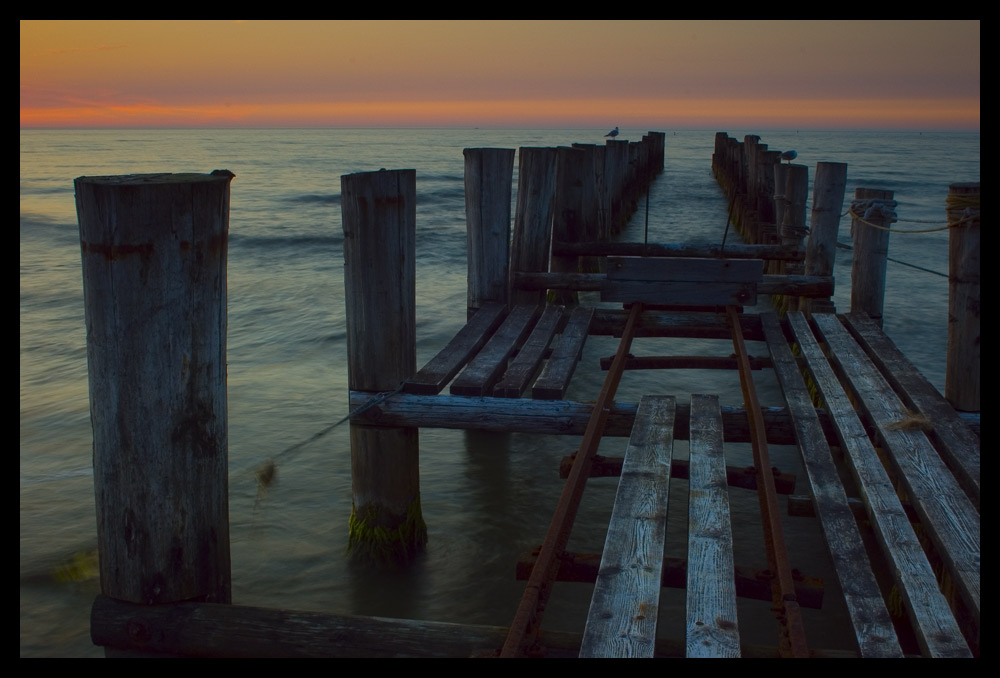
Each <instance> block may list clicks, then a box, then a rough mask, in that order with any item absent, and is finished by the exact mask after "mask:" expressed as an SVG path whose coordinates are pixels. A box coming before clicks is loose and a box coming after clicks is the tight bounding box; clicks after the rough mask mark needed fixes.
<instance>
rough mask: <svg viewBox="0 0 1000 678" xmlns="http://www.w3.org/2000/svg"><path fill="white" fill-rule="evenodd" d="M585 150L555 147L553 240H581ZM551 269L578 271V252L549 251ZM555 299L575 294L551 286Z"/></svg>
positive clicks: (565, 299)
mask: <svg viewBox="0 0 1000 678" xmlns="http://www.w3.org/2000/svg"><path fill="white" fill-rule="evenodd" d="M588 160H589V159H588V156H587V154H586V152H584V151H582V150H580V149H577V148H566V147H560V148H558V149H557V151H556V186H555V195H554V196H553V209H552V240H553V241H554V242H568V243H578V242H583V241H584V218H583V198H584V163H585V162H586V161H588ZM549 270H550V271H559V272H567V273H579V272H580V258H579V257H577V256H557V255H552V258H551V261H550V264H549ZM553 292H554V301H555V302H556V303H560V304H572V303H575V301H576V299H577V295H576V294H575V293H574V292H573V291H571V290H553Z"/></svg>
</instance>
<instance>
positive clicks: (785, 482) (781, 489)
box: [559, 410, 796, 494]
mask: <svg viewBox="0 0 1000 678" xmlns="http://www.w3.org/2000/svg"><path fill="white" fill-rule="evenodd" d="M677 414H678V416H677V417H676V418H675V419H674V440H685V439H687V438H689V437H690V436H689V433H690V431H688V430H687V429H684V430H680V429H679V426H680V425H682V424H683V425H686V424H687V423H689V422H687V421H686V419H683V418H682V416H683V415H684V412H683V411H680V410H679V411H678V413H677ZM624 463H625V458H624V457H611V456H604V455H601V458H600V459H595V460H594V463H593V465H592V466H591V467H590V477H591V478H610V477H612V476H620V475H621V474H622V465H623V464H624ZM572 466H573V457H572V456H571V455H567V456H565V457H563V458H562V459H560V460H559V477H560V478H565V477H567V476H568V475H569V470H570V468H571V467H572ZM771 476H772V477H773V479H774V490H775V492H777V493H778V494H792V493H793V492H795V480H796V478H795V474H793V473H783V472H781V470H780V469H778V468H772V469H771ZM670 477H671V478H679V479H682V480H687V479H688V478H690V477H691V473H690V468H689V466H688V462H687V461H686V460H684V459H674V460H673V462H672V463H671V464H670ZM726 483H727V484H728V485H729V487H738V488H742V489H745V490H756V489H757V471H756V469H754V467H753V466H727V467H726Z"/></svg>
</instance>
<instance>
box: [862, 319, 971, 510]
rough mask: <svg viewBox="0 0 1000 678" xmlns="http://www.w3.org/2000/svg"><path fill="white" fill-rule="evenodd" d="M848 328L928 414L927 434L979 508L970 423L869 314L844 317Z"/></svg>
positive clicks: (916, 407) (907, 399) (897, 385)
mask: <svg viewBox="0 0 1000 678" xmlns="http://www.w3.org/2000/svg"><path fill="white" fill-rule="evenodd" d="M844 321H845V322H846V323H847V328H848V330H850V332H851V335H852V336H853V337H854V339H855V341H857V342H858V343H859V344H860V345H861V346H862V348H864V349H865V352H866V353H867V354H868V357H870V358H871V359H872V362H874V363H875V365H876V366H878V368H879V370H881V372H882V375H883V376H884V377H885V378H886V380H887V381H888V382H889V383H890V384H891V385H892V387H893V388H894V389H895V390H896V392H897V393H899V394H900V396H901V397H902V398H903V400H904V402H906V404H907V406H908V407H910V408H912V409H913V410H914V411H916V412H919V413H920V414H922V415H924V417H926V419H927V421H928V423H929V425H930V427H931V428H930V430H928V431H926V433H927V436H928V437H929V438H930V439H931V440H932V441H933V442H934V445H935V447H936V448H937V450H938V452H940V453H941V456H942V457H943V458H944V460H945V462H946V463H947V464H948V467H949V468H950V469H951V470H952V472H953V473H954V474H955V478H956V479H957V480H958V482H959V485H961V486H962V489H964V490H965V493H966V494H967V495H968V496H969V498H970V499H971V500H972V503H973V504H974V505H975V506H976V509H977V510H978V509H979V495H980V491H979V484H980V443H979V436H977V435H976V434H975V433H974V432H973V431H972V429H971V428H970V427H969V425H968V424H967V423H966V422H965V421H963V420H962V418H961V417H959V416H958V413H957V412H956V411H955V410H954V409H953V408H952V406H951V405H950V404H949V403H948V402H947V401H946V400H945V399H944V398H943V397H941V394H940V393H938V392H937V389H935V388H934V387H933V386H932V385H931V383H930V382H929V381H927V379H926V378H924V376H923V375H922V374H920V372H918V371H917V369H916V368H915V367H914V366H913V365H912V364H911V363H910V361H909V360H907V359H906V356H904V355H903V354H902V352H901V351H900V350H899V349H898V348H896V345H895V344H893V343H892V340H891V339H889V337H887V336H886V335H885V333H884V332H882V329H881V328H880V327H879V326H878V325H876V324H875V323H874V322H872V320H871V318H869V317H868V315H867V314H865V313H848V314H847V315H845V316H844Z"/></svg>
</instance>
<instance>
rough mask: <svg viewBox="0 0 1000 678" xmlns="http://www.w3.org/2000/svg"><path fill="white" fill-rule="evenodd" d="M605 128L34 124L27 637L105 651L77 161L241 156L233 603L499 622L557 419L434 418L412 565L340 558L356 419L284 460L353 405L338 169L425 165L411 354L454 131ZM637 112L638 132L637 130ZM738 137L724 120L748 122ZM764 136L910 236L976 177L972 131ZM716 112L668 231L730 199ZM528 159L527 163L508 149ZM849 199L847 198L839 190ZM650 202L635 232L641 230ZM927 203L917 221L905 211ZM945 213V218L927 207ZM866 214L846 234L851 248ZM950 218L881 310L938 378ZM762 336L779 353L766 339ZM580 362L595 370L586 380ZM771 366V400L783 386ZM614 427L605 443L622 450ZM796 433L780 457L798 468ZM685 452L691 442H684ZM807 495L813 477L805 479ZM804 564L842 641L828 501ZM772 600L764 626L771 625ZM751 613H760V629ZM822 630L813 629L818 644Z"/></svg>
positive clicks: (705, 348)
mask: <svg viewBox="0 0 1000 678" xmlns="http://www.w3.org/2000/svg"><path fill="white" fill-rule="evenodd" d="M604 131H605V130H493V129H490V130H487V129H379V130H369V129H317V130H271V129H268V130H214V129H213V130H85V131H84V130H53V131H21V133H20V160H21V174H20V177H21V180H20V197H21V204H20V338H21V342H20V469H19V479H20V573H21V580H20V591H21V606H20V629H21V632H20V654H21V656H101V655H102V654H103V653H102V651H101V650H99V649H98V648H95V647H94V646H93V645H92V644H91V642H90V637H89V610H90V605H91V603H92V601H93V598H94V596H95V595H96V594H97V592H98V583H97V580H96V577H95V575H96V568H95V566H94V565H93V563H92V554H93V551H94V549H95V548H96V526H95V514H94V492H93V478H92V473H91V454H92V452H91V443H92V437H91V428H90V418H89V405H88V400H87V362H86V333H85V328H84V320H83V292H82V287H81V272H80V271H81V269H80V248H79V233H78V229H77V224H76V212H75V204H74V197H73V179H74V178H75V177H78V176H82V175H106V174H130V173H143V172H187V171H197V172H210V171H212V170H213V169H222V168H224V169H229V170H231V171H232V172H234V173H235V175H236V178H235V179H234V181H233V183H232V212H231V218H230V241H229V243H230V244H229V247H230V249H229V337H228V360H229V440H230V448H229V457H230V520H231V531H232V561H233V601H234V602H236V603H240V604H247V605H261V606H269V607H284V608H290V609H302V610H318V611H327V612H332V613H341V614H359V615H378V616H388V617H403V618H417V619H434V620H441V621H453V622H469V623H478V624H495V625H507V624H509V623H510V620H511V619H512V618H513V614H514V610H515V608H516V606H517V602H518V600H519V598H520V595H521V592H522V591H523V583H520V582H517V581H515V580H514V577H513V574H514V563H515V561H516V558H517V556H518V554H519V553H521V552H522V551H526V550H529V549H531V548H532V547H533V546H535V545H537V544H539V543H541V540H542V537H543V535H544V532H545V528H546V526H547V524H548V520H549V518H550V516H551V512H552V510H553V508H554V506H555V503H556V500H557V497H558V493H559V491H560V489H561V481H560V480H559V479H558V477H557V462H558V459H559V458H561V457H562V456H563V455H566V454H570V453H572V452H573V450H574V449H575V444H576V442H577V441H576V440H575V439H572V438H565V437H548V436H528V435H520V434H512V435H507V436H502V435H500V436H498V435H489V436H487V435H482V434H476V433H466V432H461V431H441V430H423V431H421V434H420V443H421V451H420V454H421V458H420V468H421V487H422V504H423V511H424V518H425V520H426V522H427V525H428V530H429V536H430V540H429V543H428V550H427V553H426V554H425V555H424V556H423V557H422V558H421V559H420V560H419V561H418V562H417V563H416V564H415V565H413V566H412V567H410V568H408V569H406V570H402V571H386V572H378V571H373V570H371V569H370V568H365V567H358V566H355V565H353V564H352V563H351V561H350V559H349V558H348V557H347V555H346V553H345V546H346V543H347V518H348V516H349V514H350V507H351V496H350V456H349V441H348V428H347V426H346V425H345V426H342V427H339V428H337V429H335V430H334V431H333V432H331V433H330V434H329V435H327V436H325V437H323V438H321V439H319V440H317V441H314V442H311V443H309V444H308V445H305V446H303V447H302V448H300V449H298V450H296V451H295V452H293V453H289V454H284V455H283V454H282V451H284V450H286V449H288V448H289V447H291V446H293V445H295V444H297V443H299V442H302V441H304V440H307V439H309V438H310V437H311V436H313V435H314V434H315V433H317V432H318V431H320V430H322V429H324V428H325V427H326V426H328V425H329V424H331V423H332V422H334V421H336V420H338V419H340V418H341V417H342V416H344V415H345V414H346V413H347V365H346V352H347V351H346V339H345V328H344V287H343V249H342V243H343V231H342V228H341V223H340V176H341V175H342V174H347V173H351V172H359V171H369V170H377V169H379V168H382V167H385V168H388V169H403V168H415V169H416V171H417V200H418V206H417V305H418V306H417V342H418V345H417V352H418V355H417V361H418V364H423V363H424V362H426V361H427V360H428V359H430V357H432V356H433V355H434V353H435V352H436V351H437V350H439V349H440V348H441V347H442V346H443V345H444V344H445V342H446V341H447V340H448V339H449V338H450V337H451V336H452V335H453V334H454V333H455V332H456V331H457V329H458V328H459V327H461V325H462V323H463V322H464V320H465V294H466V292H465V275H466V269H465V265H466V264H465V207H464V192H463V156H462V149H463V148H467V147H482V146H493V147H506V148H517V147H520V146H554V145H569V144H571V143H574V142H582V143H603V133H604ZM645 131H646V130H631V129H623V131H622V136H621V137H619V138H627V139H631V140H638V139H640V138H641V136H642V134H643V133H645ZM746 133H747V131H745V130H730V135H731V136H734V137H736V138H740V139H742V137H743V135H744V134H746ZM761 140H762V142H763V143H766V144H768V145H769V147H770V148H771V149H777V150H786V149H792V148H793V149H796V150H797V151H798V153H799V157H798V160H797V162H799V163H802V164H805V165H807V166H809V168H810V179H812V175H813V173H814V171H815V165H816V163H817V162H821V161H831V162H846V163H848V193H847V197H848V202H849V199H850V197H851V196H853V192H854V189H855V188H856V187H858V186H863V187H866V188H885V189H891V190H894V191H895V192H896V200H897V201H898V203H899V207H898V209H897V212H898V214H899V218H900V223H898V224H896V225H895V228H897V229H899V230H907V229H917V228H929V227H931V226H933V225H941V224H943V223H944V219H945V197H946V196H947V193H948V185H949V184H950V183H953V182H959V181H979V150H980V147H979V133H978V132H975V133H937V132H924V133H922V134H921V133H917V132H900V133H893V132H801V133H798V132H776V131H772V132H765V133H761ZM713 144H714V131H702V132H698V131H682V132H677V133H676V134H674V133H673V132H669V131H668V132H667V137H666V169H665V171H664V172H663V173H662V174H661V175H660V176H659V178H658V179H657V181H656V183H655V184H654V185H653V187H652V190H651V195H650V198H649V234H650V235H649V239H650V241H651V242H685V241H701V242H718V241H719V240H720V239H721V237H722V232H723V228H724V227H725V222H726V208H727V205H726V204H725V201H724V199H723V197H722V194H721V191H720V190H719V189H718V187H717V186H716V184H715V182H714V179H713V177H712V174H711V155H712V150H713ZM515 173H516V168H515ZM845 209H846V206H845ZM643 220H644V211H643V206H642V205H641V206H640V210H639V213H638V215H637V217H636V219H635V220H634V221H633V223H632V224H631V225H630V227H629V229H628V230H627V231H626V234H625V236H624V238H625V239H628V240H641V239H642V233H643V227H644V224H643ZM913 222H919V223H913ZM923 222H928V223H923ZM848 227H849V221H848V220H847V219H844V220H842V222H841V237H840V241H841V242H843V243H849V242H850V238H849V235H848ZM947 251H948V249H947V233H946V232H933V233H921V234H911V235H893V236H892V239H891V242H890V246H889V256H890V257H891V258H893V259H897V260H899V261H900V262H905V264H912V265H914V266H919V267H921V268H922V269H928V270H926V271H925V270H919V269H916V268H912V267H910V266H907V265H904V263H894V262H890V263H889V266H888V272H887V288H888V292H887V299H886V308H885V329H886V332H887V333H888V334H889V336H890V337H892V338H893V339H894V340H895V341H896V343H897V345H899V346H900V348H901V349H902V350H903V351H904V353H906V355H907V356H908V357H909V358H910V360H911V361H912V362H914V363H915V364H916V365H917V366H918V367H919V368H920V370H921V371H922V372H923V373H924V375H926V376H927V377H928V378H929V379H930V381H931V382H932V383H933V384H934V385H935V386H937V387H938V389H943V387H944V363H943V361H944V354H945V346H946V332H947V299H948V290H947V279H946V278H945V277H943V276H942V275H940V274H946V273H947V270H948V264H947ZM835 275H836V277H837V282H838V288H837V294H836V302H837V307H838V310H841V311H846V310H848V308H849V298H850V297H849V279H850V252H847V251H843V250H841V251H839V252H838V259H837V265H836V271H835ZM615 345H616V343H615V341H614V340H612V339H607V338H598V337H595V338H593V339H592V340H591V341H590V342H589V343H588V345H587V349H586V351H585V355H584V364H585V365H586V364H588V363H589V365H590V366H591V368H590V369H587V370H583V369H582V368H581V371H580V372H583V371H585V372H586V374H587V375H589V376H586V377H578V378H577V379H576V380H575V383H574V386H573V389H572V390H571V392H570V394H569V397H570V398H572V399H578V400H593V398H595V397H596V394H597V392H598V390H599V389H600V384H601V379H602V375H601V374H600V373H599V372H598V371H597V370H594V369H593V367H592V366H593V365H594V364H595V361H596V360H597V359H598V358H599V357H601V356H606V355H611V354H612V353H613V352H614V348H615ZM750 350H751V352H752V353H757V354H761V353H764V354H766V349H764V348H763V347H762V346H761V345H754V344H751V347H750ZM731 351H732V346H731V344H728V343H727V342H722V343H715V344H714V345H713V343H712V342H701V343H690V342H689V341H686V340H639V341H637V343H636V345H635V352H636V353H639V354H663V353H674V354H686V353H697V352H701V353H709V354H716V355H718V354H722V355H728V354H729V353H731ZM580 372H578V374H579V373H580ZM758 374H759V375H760V376H759V377H758V376H757V375H755V379H756V380H758V388H759V390H760V392H761V397H762V400H764V401H765V404H768V405H773V404H777V403H778V399H779V398H780V394H779V392H778V390H777V388H776V386H775V384H774V380H773V378H771V377H770V376H769V374H768V373H767V372H766V371H765V372H764V373H758ZM704 392H711V393H719V394H720V395H721V396H722V402H723V404H726V405H735V404H739V403H740V394H739V384H738V378H737V376H736V375H735V373H728V372H723V373H718V372H702V371H674V372H669V373H664V372H633V373H629V374H627V375H626V376H625V378H624V379H623V382H622V386H621V388H620V390H619V400H623V401H637V400H638V398H639V396H640V395H642V394H643V393H665V394H674V395H676V396H678V398H679V399H680V400H681V401H687V400H688V398H689V394H690V393H704ZM624 444H625V442H624V440H623V439H614V438H613V439H609V440H606V441H605V442H604V443H603V444H602V448H601V453H602V454H614V455H617V456H620V455H621V453H622V451H623V450H624ZM793 451H794V450H789V449H787V448H777V449H775V450H772V455H773V456H774V457H775V458H776V464H777V465H778V466H780V467H781V468H782V470H787V471H790V472H795V473H799V474H800V478H803V477H804V476H803V475H802V470H801V468H800V466H799V463H798V461H797V459H796V456H795V454H793ZM676 453H677V454H678V455H679V456H681V457H683V456H685V455H686V453H687V450H686V445H685V444H684V443H678V445H677V448H676ZM727 456H728V457H729V463H736V464H744V463H749V459H750V452H749V446H747V445H732V446H727ZM268 458H275V459H277V467H278V480H277V482H276V483H275V484H274V485H273V486H271V487H270V489H269V490H268V491H267V493H266V494H262V493H260V492H259V491H258V488H257V485H256V482H255V477H254V468H255V467H256V466H257V465H258V464H260V463H262V462H263V461H265V460H266V459H268ZM615 482H616V481H615V480H614V479H600V480H594V481H591V482H590V483H589V484H588V488H587V494H586V497H585V500H584V507H583V509H582V510H581V513H580V515H579V518H578V520H577V526H578V527H577V529H576V530H575V531H574V535H573V539H572V541H571V543H570V548H571V549H573V550H578V551H589V552H598V551H600V549H601V547H602V544H603V531H604V529H605V528H606V525H607V519H608V516H609V515H610V510H611V504H612V503H613V500H614V491H615ZM799 491H800V492H804V491H805V489H804V485H801V484H800V487H799ZM730 497H731V502H732V505H733V509H734V511H735V513H736V521H737V525H736V528H735V530H734V532H735V536H736V548H737V556H736V560H737V562H738V563H741V564H746V565H749V566H755V567H765V565H764V563H765V560H764V554H763V551H762V550H761V548H760V546H759V544H758V542H759V541H760V538H759V535H760V530H759V526H758V525H757V522H756V515H757V500H756V497H755V495H754V494H753V493H752V492H748V491H744V490H738V489H737V490H733V491H732V492H731V493H730ZM670 511H671V514H670V523H671V525H672V527H673V528H675V529H673V530H672V533H671V540H670V542H669V544H668V551H669V553H668V555H671V556H678V557H684V555H685V553H684V550H685V544H684V540H683V526H684V524H686V519H685V518H684V516H685V515H686V495H685V488H684V486H683V483H677V482H675V483H674V484H673V486H672V488H671V507H670ZM786 526H787V527H786V529H787V530H788V535H789V536H788V541H789V544H790V545H791V547H792V548H793V549H794V550H795V553H796V555H795V557H794V558H793V565H794V566H795V567H797V568H799V569H800V570H802V571H803V572H804V573H806V574H808V575H814V576H821V577H824V578H825V579H826V582H827V591H828V592H827V601H828V602H827V606H826V609H825V610H824V611H822V612H814V611H807V612H806V615H807V616H806V624H807V627H806V629H807V636H809V635H810V633H811V635H812V639H815V641H813V642H814V644H816V645H820V646H825V647H834V648H836V647H842V648H850V647H851V641H850V635H849V631H848V630H847V627H846V623H845V621H844V612H843V606H842V604H840V603H839V602H838V601H837V600H836V598H837V597H838V596H839V591H838V589H837V585H836V581H835V578H834V576H833V574H832V572H831V569H830V565H829V562H828V561H829V559H828V556H827V555H826V554H825V553H824V552H823V547H822V541H821V539H820V537H819V531H818V526H817V523H816V521H815V520H814V519H807V518H786ZM590 589H591V587H590V586H587V585H582V584H561V585H559V586H558V587H557V588H556V593H555V597H554V600H553V603H552V604H551V606H550V608H549V611H548V612H547V614H546V626H547V627H549V628H553V629H563V630H577V631H579V630H582V620H583V617H584V614H585V611H586V609H587V597H588V595H589V592H590ZM683 605H684V603H683V597H682V596H681V595H680V594H679V593H671V592H667V594H666V595H665V601H664V604H663V606H662V609H661V618H660V619H661V622H660V623H661V626H663V627H665V628H666V629H667V632H668V633H670V634H671V635H673V636H675V637H680V636H681V635H682V633H683V626H682V623H681V622H682V617H683V610H684V607H683ZM767 608H768V604H767V603H765V602H760V603H757V602H754V601H740V610H739V615H740V621H741V622H742V623H741V628H742V629H745V631H744V639H745V640H746V641H748V642H759V643H768V644H773V643H774V631H773V629H774V624H773V621H771V618H770V613H769V611H768V609H767ZM758 618H759V620H760V621H759V623H755V622H754V620H757V619H758ZM747 622H749V623H747ZM812 639H810V640H812Z"/></svg>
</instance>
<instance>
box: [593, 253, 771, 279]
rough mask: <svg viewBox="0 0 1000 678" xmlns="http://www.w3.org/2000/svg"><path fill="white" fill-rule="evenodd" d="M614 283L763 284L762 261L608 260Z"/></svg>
mask: <svg viewBox="0 0 1000 678" xmlns="http://www.w3.org/2000/svg"><path fill="white" fill-rule="evenodd" d="M607 276H608V278H609V279H612V280H648V281H652V280H662V281H688V282H692V281H702V282H760V281H761V280H762V279H763V277H764V262H763V261H761V260H760V259H699V258H684V257H677V258H670V257H608V269H607Z"/></svg>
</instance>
